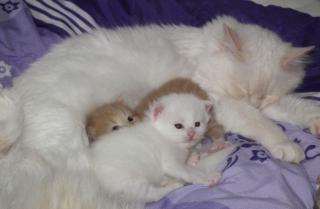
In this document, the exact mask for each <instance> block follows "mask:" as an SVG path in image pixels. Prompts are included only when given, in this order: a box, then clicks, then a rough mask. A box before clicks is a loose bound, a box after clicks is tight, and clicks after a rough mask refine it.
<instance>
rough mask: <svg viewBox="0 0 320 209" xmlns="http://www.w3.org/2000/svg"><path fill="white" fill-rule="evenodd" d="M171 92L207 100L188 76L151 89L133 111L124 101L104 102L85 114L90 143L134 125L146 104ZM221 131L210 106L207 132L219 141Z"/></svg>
mask: <svg viewBox="0 0 320 209" xmlns="http://www.w3.org/2000/svg"><path fill="white" fill-rule="evenodd" d="M171 93H190V94H193V95H195V96H196V97H198V98H200V99H202V100H208V99H209V98H208V95H207V93H206V92H205V91H204V90H202V89H201V88H200V87H199V85H198V84H196V83H195V82H193V81H192V80H190V79H188V78H176V79H173V80H170V81H168V82H166V83H164V84H163V85H161V86H160V87H158V88H156V89H154V90H152V91H150V92H149V93H148V94H147V95H146V96H144V97H143V98H142V99H141V100H140V102H139V103H138V104H137V105H136V107H135V108H134V110H132V109H131V108H130V107H128V106H127V105H126V104H125V103H124V101H116V102H113V103H108V104H104V105H102V106H99V107H98V108H95V109H94V110H92V111H91V112H90V113H89V115H88V116H87V121H86V127H87V132H88V135H89V140H90V142H92V141H94V140H96V139H97V138H98V137H99V136H100V135H102V134H106V133H110V132H111V131H113V130H118V129H119V128H121V127H126V126H131V125H133V124H134V123H135V122H136V121H139V120H140V119H141V118H143V117H144V116H145V114H146V113H147V111H148V109H149V106H150V105H151V104H152V103H153V102H154V101H156V100H157V99H158V98H160V97H162V96H165V95H168V94H171ZM223 134H224V130H223V127H222V126H221V125H219V124H218V123H217V122H216V120H215V118H214V109H212V110H211V115H210V120H209V123H208V130H207V131H206V135H208V136H210V137H211V138H212V139H213V140H217V141H219V140H221V138H222V137H223Z"/></svg>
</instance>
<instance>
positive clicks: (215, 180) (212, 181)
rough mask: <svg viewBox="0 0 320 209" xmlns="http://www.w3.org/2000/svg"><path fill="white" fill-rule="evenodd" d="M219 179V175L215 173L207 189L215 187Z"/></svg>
mask: <svg viewBox="0 0 320 209" xmlns="http://www.w3.org/2000/svg"><path fill="white" fill-rule="evenodd" d="M220 179H221V174H220V173H215V174H214V175H213V177H212V179H211V182H210V184H209V185H208V186H209V187H213V186H214V185H216V184H217V183H218V182H219V181H220Z"/></svg>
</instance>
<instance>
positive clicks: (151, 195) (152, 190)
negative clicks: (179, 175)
mask: <svg viewBox="0 0 320 209" xmlns="http://www.w3.org/2000/svg"><path fill="white" fill-rule="evenodd" d="M181 187H183V184H182V183H179V182H175V183H172V184H168V185H167V186H163V187H156V186H153V185H149V188H148V190H147V193H146V196H145V197H146V202H152V201H158V200H160V199H161V198H163V197H164V196H166V195H167V194H168V193H170V192H172V191H173V190H175V189H178V188H181Z"/></svg>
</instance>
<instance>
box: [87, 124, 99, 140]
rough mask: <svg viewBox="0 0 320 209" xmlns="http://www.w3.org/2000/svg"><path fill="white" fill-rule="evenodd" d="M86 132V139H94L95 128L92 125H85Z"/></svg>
mask: <svg viewBox="0 0 320 209" xmlns="http://www.w3.org/2000/svg"><path fill="white" fill-rule="evenodd" d="M86 129H87V134H88V139H89V142H92V141H93V140H94V138H96V134H97V133H96V129H95V128H94V127H92V126H87V127H86Z"/></svg>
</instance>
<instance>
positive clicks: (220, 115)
mask: <svg viewBox="0 0 320 209" xmlns="http://www.w3.org/2000/svg"><path fill="white" fill-rule="evenodd" d="M214 102H215V108H216V118H217V121H219V122H220V123H221V124H223V125H224V127H225V128H226V130H227V131H231V132H234V133H240V134H243V135H245V136H247V137H250V138H252V139H255V140H256V141H258V142H260V143H261V144H262V145H263V146H265V147H266V148H267V149H268V150H269V151H270V152H271V154H272V155H273V156H274V157H275V158H277V159H281V160H284V161H289V162H296V163H298V162H300V161H301V160H303V159H304V152H303V150H302V148H301V147H300V146H299V145H297V144H296V143H293V142H292V141H290V139H289V138H288V137H287V136H286V135H285V134H284V133H283V132H282V130H281V129H280V128H279V127H278V126H277V125H276V124H275V123H274V122H273V121H271V120H269V119H268V118H266V117H265V116H264V115H263V114H262V113H261V112H259V111H258V110H257V109H255V108H254V107H251V106H249V105H248V104H246V103H245V102H242V101H239V100H235V99H231V98H220V99H219V100H217V101H214Z"/></svg>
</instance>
